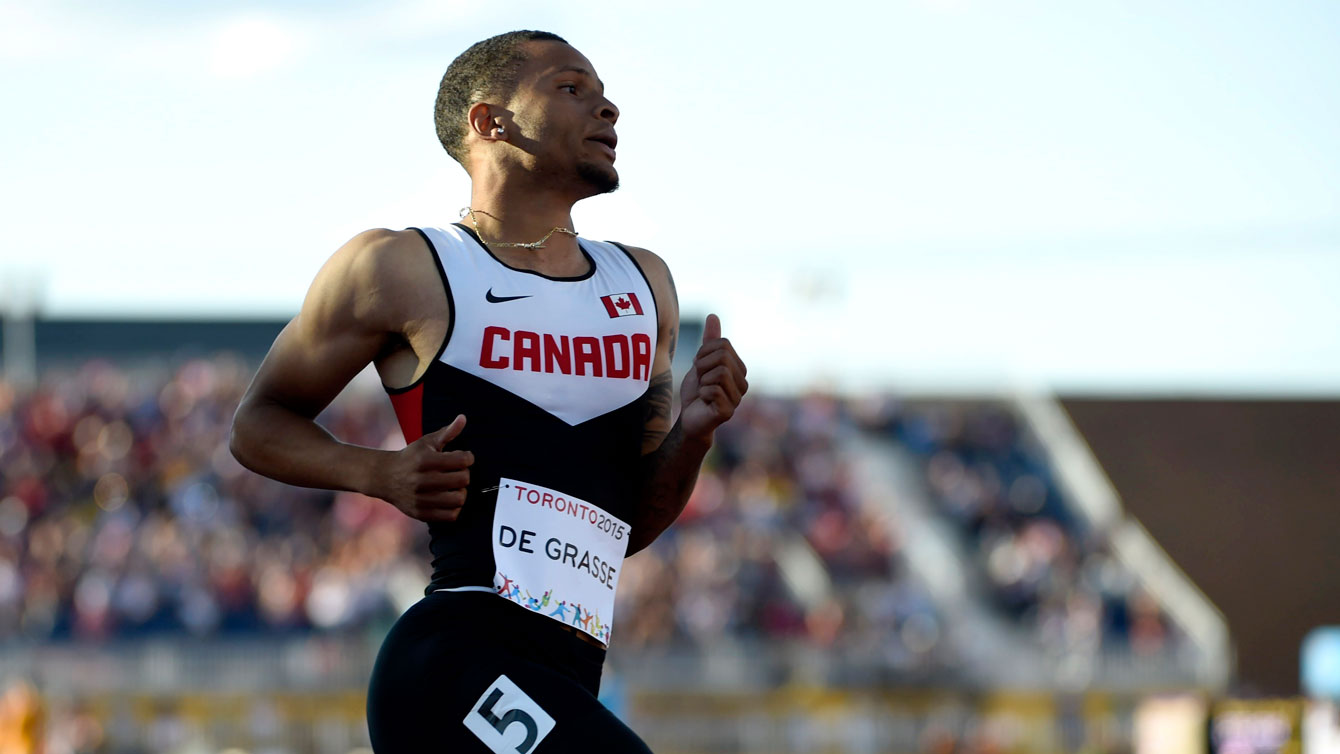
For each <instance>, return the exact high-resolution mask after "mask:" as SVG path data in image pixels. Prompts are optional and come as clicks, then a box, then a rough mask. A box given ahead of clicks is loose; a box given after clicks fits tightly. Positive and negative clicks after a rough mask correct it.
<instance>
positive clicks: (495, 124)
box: [466, 102, 507, 141]
mask: <svg viewBox="0 0 1340 754" xmlns="http://www.w3.org/2000/svg"><path fill="white" fill-rule="evenodd" d="M495 110H496V112H495ZM505 113H506V111H505V110H501V109H498V108H494V107H493V106H492V105H490V104H488V103H487V102H476V103H475V104H473V105H471V106H470V110H469V112H467V113H466V119H467V120H468V121H469V123H470V130H471V131H473V132H474V134H475V135H476V136H478V137H479V138H481V139H484V140H485V141H506V140H507V134H506V126H505V125H504V124H503V120H504V118H503V117H502V116H503V115H504V114H505Z"/></svg>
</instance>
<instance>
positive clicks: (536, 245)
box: [461, 207, 577, 249]
mask: <svg viewBox="0 0 1340 754" xmlns="http://www.w3.org/2000/svg"><path fill="white" fill-rule="evenodd" d="M479 211H480V212H483V213H484V214H486V215H488V216H489V217H492V218H493V219H494V220H497V219H498V218H497V216H496V215H493V214H491V213H489V212H484V210H482V209H481V210H479ZM466 215H469V216H470V222H471V223H473V224H474V226H475V235H476V236H479V240H480V241H483V242H484V245H485V246H495V247H498V248H503V249H543V248H544V242H545V241H548V240H549V236H552V235H554V234H555V233H567V234H568V235H570V236H572V237H573V238H576V237H577V231H575V230H569V229H568V228H552V229H551V230H550V231H549V232H548V233H545V234H544V238H541V239H540V240H538V241H532V242H530V243H505V242H503V241H485V240H484V234H483V233H480V232H479V219H478V218H476V217H475V210H474V208H473V207H463V208H462V209H461V217H462V218H464V217H465V216H466ZM499 222H501V220H499Z"/></svg>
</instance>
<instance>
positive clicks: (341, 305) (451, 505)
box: [229, 230, 474, 521]
mask: <svg viewBox="0 0 1340 754" xmlns="http://www.w3.org/2000/svg"><path fill="white" fill-rule="evenodd" d="M422 244H423V242H422V241H421V240H420V239H419V238H418V237H417V234H415V233H414V232H413V231H403V232H393V231H388V230H371V231H366V232H364V233H360V234H359V235H357V236H355V237H354V238H353V239H351V240H350V241H349V242H348V243H346V244H345V245H344V246H342V247H340V249H339V250H338V251H336V252H335V254H333V255H332V256H331V258H330V260H329V261H327V262H326V264H325V265H324V266H322V268H321V270H320V272H318V273H317V276H316V279H315V280H314V281H313V282H312V286H311V288H310V289H309V290H308V292H307V296H306V298H305V299H304V300H303V304H302V309H301V310H300V311H299V312H298V315H297V316H296V317H294V318H293V320H292V321H291V322H289V323H288V325H287V326H285V327H284V329H283V331H282V332H280V333H279V336H278V337H277V338H275V342H274V345H272V346H271V347H270V352H269V353H268V354H266V356H265V360H264V361H262V362H261V365H260V368H259V369H258V370H257V371H256V376H255V377H254V378H253V379H252V382H251V385H250V386H248V388H247V391H246V394H245V395H243V397H242V400H241V403H240V404H239V405H238V407H237V413H236V414H235V415H234V416H233V426H232V433H231V435H230V437H229V448H230V449H231V450H232V453H233V455H234V456H235V457H236V458H237V460H238V462H240V463H241V464H242V465H243V466H245V467H247V468H248V469H251V470H252V471H255V472H256V473H258V474H262V475H264V476H267V477H270V478H272V479H276V480H278V481H281V482H285V483H287V484H293V485H299V486H302V487H318V488H322V489H334V490H352V491H356V492H361V493H363V494H366V495H370V496H372V497H379V498H381V499H383V500H386V501H387V502H389V503H391V504H392V505H394V506H396V507H397V508H399V509H400V510H402V511H404V512H405V513H406V514H407V515H410V516H413V517H414V518H418V519H420V520H423V521H452V520H455V518H456V515H457V513H458V512H459V509H460V507H461V505H462V504H463V503H464V502H465V487H466V485H467V484H468V483H469V474H470V472H469V466H470V464H471V463H473V461H474V456H473V454H471V453H470V452H469V451H452V452H449V453H443V452H441V448H442V445H443V444H445V443H446V442H448V441H449V440H450V439H451V438H453V437H455V436H456V435H458V434H460V430H461V428H462V427H463V426H464V424H465V418H464V417H457V418H456V420H455V421H453V422H452V423H451V424H449V425H447V426H446V427H443V428H441V429H439V430H438V431H436V432H433V433H431V434H428V435H424V436H423V437H422V438H419V439H418V440H416V441H415V442H413V443H411V444H410V445H409V446H407V447H406V448H405V449H403V450H399V451H388V450H379V449H375V448H365V447H361V446H358V445H352V444H349V443H344V442H341V441H340V440H338V439H336V438H335V437H334V436H332V435H331V434H330V433H329V432H327V431H326V430H325V429H324V428H323V427H321V426H320V425H319V424H317V423H316V416H317V415H318V414H319V413H321V411H322V410H323V409H325V407H326V406H328V405H329V404H330V402H331V401H332V400H334V398H335V396H336V395H338V394H339V393H340V391H341V390H343V389H344V386H345V385H347V384H348V383H349V381H350V380H352V379H353V378H354V376H355V375H357V374H358V373H359V372H360V371H362V369H363V368H364V367H365V366H367V365H368V364H369V363H371V362H372V361H373V360H374V359H376V358H377V357H378V356H379V355H381V354H383V353H384V352H385V351H386V350H387V349H388V348H390V347H393V346H394V345H395V344H396V343H397V341H398V340H399V339H400V338H401V335H402V332H403V328H404V326H405V323H406V322H407V321H408V319H407V318H406V317H405V316H404V313H403V312H401V311H400V309H401V307H402V303H401V302H403V301H404V300H405V299H406V298H407V297H406V296H405V295H404V294H405V291H406V290H410V289H412V288H407V287H406V286H413V281H412V280H411V279H408V278H411V277H412V275H411V274H410V272H411V271H412V270H411V268H410V266H409V265H407V264H405V260H406V259H407V258H410V257H409V255H414V254H419V255H422V254H423V253H424V251H423V249H422V248H421V247H422ZM409 298H412V297H409Z"/></svg>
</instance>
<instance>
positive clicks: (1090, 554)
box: [866, 401, 1174, 654]
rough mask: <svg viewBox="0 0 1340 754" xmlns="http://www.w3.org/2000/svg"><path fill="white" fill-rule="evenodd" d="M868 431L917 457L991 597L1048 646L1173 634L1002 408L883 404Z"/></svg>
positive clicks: (1126, 642)
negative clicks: (1076, 510) (1081, 516)
mask: <svg viewBox="0 0 1340 754" xmlns="http://www.w3.org/2000/svg"><path fill="white" fill-rule="evenodd" d="M866 423H867V424H868V425H869V426H870V428H872V429H874V430H875V431H878V432H881V433H883V434H885V435H886V436H887V437H890V438H892V439H894V440H896V441H897V442H899V443H900V444H902V445H903V446H904V447H905V448H907V450H908V451H910V452H911V453H912V454H913V455H914V456H915V457H916V458H917V459H918V460H919V461H920V464H921V468H922V469H923V471H924V474H925V482H926V487H927V489H928V491H929V493H930V498H931V500H932V501H933V503H934V504H935V505H936V507H937V510H938V512H939V513H940V514H941V515H942V516H943V517H944V518H945V519H948V520H950V521H952V522H953V523H954V524H955V528H956V529H957V531H958V532H959V533H960V535H961V537H962V540H963V543H964V545H965V548H966V550H967V551H968V552H969V553H971V555H972V558H973V561H974V564H975V567H976V569H977V571H978V573H979V574H980V575H981V577H982V579H981V580H982V581H983V582H984V583H985V584H986V585H987V586H988V589H989V592H990V594H991V595H992V598H993V601H994V602H995V603H996V605H997V606H998V607H999V609H1000V610H1002V611H1004V613H1005V614H1006V615H1008V616H1009V617H1010V618H1012V619H1014V620H1016V621H1018V622H1020V623H1022V624H1023V625H1025V626H1027V627H1029V628H1031V629H1032V630H1033V631H1034V632H1035V633H1036V636H1037V638H1038V640H1039V641H1040V642H1041V643H1042V644H1043V645H1044V646H1046V647H1049V648H1054V649H1059V650H1074V651H1093V650H1096V649H1100V648H1103V647H1116V648H1126V647H1129V648H1130V649H1132V650H1134V651H1135V652H1137V653H1141V654H1153V653H1156V652H1158V651H1159V650H1162V649H1164V648H1165V646H1167V644H1168V642H1169V640H1170V638H1171V637H1172V632H1173V630H1174V626H1173V625H1172V624H1171V623H1170V621H1169V620H1168V618H1167V616H1166V614H1165V613H1164V612H1163V611H1162V610H1161V608H1160V606H1159V604H1158V602H1157V601H1156V600H1155V599H1154V598H1153V597H1152V596H1151V595H1150V594H1149V593H1148V592H1146V591H1145V590H1144V589H1142V588H1141V587H1140V586H1139V584H1138V583H1136V581H1135V580H1134V579H1133V578H1132V575H1131V573H1130V571H1129V570H1127V569H1126V568H1125V567H1123V566H1122V565H1120V564H1119V563H1118V561H1117V560H1116V559H1115V558H1114V557H1113V556H1112V554H1111V553H1110V551H1109V549H1108V547H1107V545H1106V541H1105V540H1103V539H1102V538H1101V537H1098V536H1096V535H1095V534H1094V532H1091V531H1089V530H1088V529H1087V527H1086V525H1085V524H1084V522H1083V521H1082V520H1081V519H1080V518H1079V517H1077V516H1076V515H1075V513H1074V509H1073V508H1072V507H1071V506H1069V505H1068V504H1067V503H1066V502H1065V500H1064V498H1063V496H1062V494H1061V492H1060V491H1059V490H1058V488H1057V485H1056V482H1055V479H1054V478H1053V475H1052V472H1051V468H1050V466H1049V465H1048V463H1047V461H1046V456H1045V453H1044V452H1043V448H1041V447H1040V446H1039V444H1038V443H1037V441H1036V440H1035V439H1034V438H1032V437H1031V436H1029V435H1028V433H1026V432H1025V431H1024V430H1023V428H1022V427H1021V425H1020V422H1019V420H1018V419H1017V417H1016V416H1015V414H1014V413H1013V412H1012V411H1011V409H1010V408H1009V407H1008V406H1007V405H1005V404H1003V403H993V402H972V401H954V402H918V403H899V402H896V401H885V402H883V403H882V404H881V407H880V410H879V411H878V412H876V413H875V414H873V415H871V416H870V417H869V419H868V421H867V422H866Z"/></svg>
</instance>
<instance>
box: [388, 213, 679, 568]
mask: <svg viewBox="0 0 1340 754" xmlns="http://www.w3.org/2000/svg"><path fill="white" fill-rule="evenodd" d="M414 230H416V231H417V232H418V233H419V234H420V235H421V236H422V237H423V239H424V241H425V242H427V244H428V247H429V249H430V250H431V251H432V253H433V256H434V258H435V259H436V261H437V267H438V272H439V273H440V275H441V277H442V284H443V286H444V287H445V289H446V293H447V301H448V305H449V307H450V315H451V323H450V326H449V327H448V329H447V335H446V337H445V339H444V341H443V343H442V347H441V349H440V350H439V352H438V355H437V357H436V358H435V359H434V360H433V363H432V364H431V365H430V366H429V368H428V370H427V371H426V372H425V373H424V374H423V375H422V376H421V377H420V378H419V379H418V380H417V381H416V382H415V383H414V384H412V385H409V386H407V387H403V388H399V389H388V391H387V392H388V393H389V394H390V397H391V403H392V405H393V406H394V407H395V412H396V417H397V419H398V420H399V422H400V427H401V430H402V431H403V432H404V435H405V441H406V442H407V443H408V442H413V441H415V440H416V439H418V438H419V437H421V436H423V435H424V434H426V433H429V432H433V431H436V430H437V429H440V428H441V427H443V426H445V425H446V424H448V423H450V422H451V420H452V419H454V418H455V417H456V415H457V414H465V416H466V425H465V429H464V431H463V432H462V433H461V434H460V436H458V437H457V438H456V439H455V440H453V441H452V442H451V443H449V444H448V446H447V447H446V450H454V449H458V448H459V449H464V450H469V451H471V452H473V453H474V456H475V463H474V465H473V466H472V467H471V468H470V486H469V489H468V491H467V494H466V502H465V506H464V507H463V508H462V509H461V512H460V515H459V517H458V518H457V519H456V520H455V521H453V522H449V523H430V524H429V527H428V528H429V533H430V537H431V538H430V543H429V548H430V549H431V551H432V554H433V563H432V565H433V576H432V580H431V582H430V583H429V585H428V588H427V589H426V590H425V594H428V593H431V592H432V591H434V590H436V589H442V588H459V587H489V588H492V587H493V585H494V580H493V579H494V556H493V549H492V543H491V541H490V536H491V525H492V521H493V511H494V506H495V503H496V501H497V497H496V495H497V492H496V489H495V488H496V487H497V486H498V483H499V479H500V478H510V479H524V480H527V481H529V482H533V483H535V484H537V485H542V486H545V487H549V488H552V489H557V490H563V491H565V492H568V493H570V494H572V495H574V496H576V497H578V498H581V499H583V500H586V501H589V502H591V503H594V504H596V505H598V506H600V507H601V508H603V509H604V510H606V511H608V512H610V513H611V514H613V515H615V516H618V517H619V518H622V519H623V520H625V521H626V520H628V519H629V518H630V517H631V506H632V503H633V495H634V492H635V481H636V474H637V469H638V465H639V459H640V456H641V447H642V432H643V425H644V420H645V417H644V413H643V411H644V409H643V404H642V401H641V400H639V399H640V398H642V397H643V396H644V395H645V393H646V391H647V387H648V385H649V383H650V378H651V370H652V365H653V362H654V360H655V355H656V334H657V312H656V302H655V299H654V298H653V294H652V292H651V288H650V285H649V284H648V281H647V278H646V276H645V274H644V273H643V272H642V269H641V267H640V266H639V265H638V264H637V262H636V261H635V260H634V259H633V257H632V255H631V254H630V253H629V252H628V250H627V249H625V248H624V247H623V246H620V245H618V244H614V243H605V242H598V241H589V240H586V239H578V244H579V247H580V248H581V251H582V254H583V255H584V256H585V257H586V260H587V262H588V264H589V270H588V271H587V272H586V273H585V274H582V275H578V276H575V277H550V276H547V275H543V274H540V273H537V272H533V271H530V270H521V269H516V268H513V267H509V266H507V265H506V264H504V263H503V262H502V261H501V260H500V259H498V258H497V257H495V256H494V255H493V254H492V253H491V252H490V251H489V250H488V249H487V248H486V247H485V246H484V245H483V244H482V243H480V242H479V240H478V237H477V236H475V234H474V233H473V232H471V231H470V230H469V229H467V228H465V227H464V226H462V225H459V224H457V225H451V226H448V227H446V228H423V229H419V228H415V229H414ZM485 490H488V491H487V492H486V491H485Z"/></svg>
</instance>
